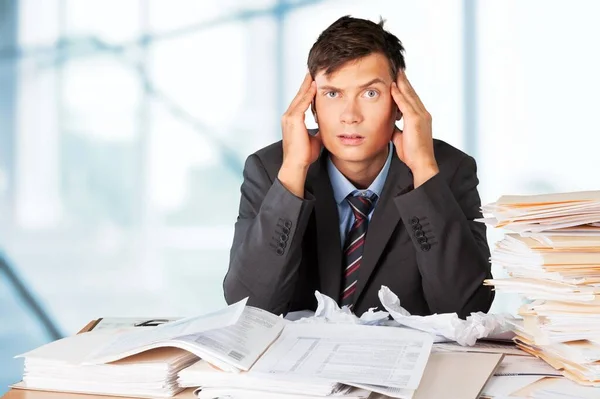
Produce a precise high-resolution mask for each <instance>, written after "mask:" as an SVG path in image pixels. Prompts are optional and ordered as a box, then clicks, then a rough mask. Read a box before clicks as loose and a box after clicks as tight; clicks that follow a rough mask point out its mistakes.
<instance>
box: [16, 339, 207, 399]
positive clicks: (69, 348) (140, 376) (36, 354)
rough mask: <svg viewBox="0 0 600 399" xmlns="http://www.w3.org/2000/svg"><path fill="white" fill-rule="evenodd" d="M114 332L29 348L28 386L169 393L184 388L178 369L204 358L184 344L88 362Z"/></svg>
mask: <svg viewBox="0 0 600 399" xmlns="http://www.w3.org/2000/svg"><path fill="white" fill-rule="evenodd" d="M114 337H115V333H114V332H104V331H102V332H88V333H83V334H78V335H75V336H73V337H69V338H65V339H62V340H58V341H54V342H52V343H50V344H47V345H44V346H42V347H40V348H38V349H35V350H33V351H31V352H28V353H26V354H24V355H21V357H25V370H24V373H23V382H22V385H23V387H24V388H29V389H39V390H48V391H61V392H81V393H98V394H108V395H124V396H125V395H131V396H152V397H157V396H160V397H169V396H173V395H174V394H176V393H178V392H180V391H181V390H182V388H181V387H180V386H179V385H178V384H177V375H178V372H179V371H181V370H182V369H184V368H186V367H188V366H190V365H191V364H193V363H194V362H196V361H197V360H198V357H197V356H195V355H193V354H192V353H190V352H187V351H184V350H182V349H178V348H157V349H152V350H150V351H147V352H144V353H140V354H137V355H134V356H131V357H128V358H126V359H123V360H119V361H117V362H114V363H110V364H98V365H82V362H83V360H84V359H85V357H86V356H88V355H89V354H90V353H91V352H93V351H94V350H96V349H97V348H98V347H100V346H102V345H105V344H107V343H109V342H111V341H112V340H113V339H114Z"/></svg>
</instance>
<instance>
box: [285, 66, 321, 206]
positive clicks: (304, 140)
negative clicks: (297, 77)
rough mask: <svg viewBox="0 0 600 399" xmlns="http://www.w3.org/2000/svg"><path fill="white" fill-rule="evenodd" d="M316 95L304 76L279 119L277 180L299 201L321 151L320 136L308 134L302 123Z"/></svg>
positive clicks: (307, 75) (309, 81) (313, 87)
mask: <svg viewBox="0 0 600 399" xmlns="http://www.w3.org/2000/svg"><path fill="white" fill-rule="evenodd" d="M316 93H317V85H316V83H315V82H314V81H313V79H312V77H311V76H310V73H307V74H306V76H305V77H304V82H302V86H300V90H298V94H296V97H294V99H293V100H292V103H291V104H290V106H289V107H288V109H287V111H286V112H285V113H284V114H283V117H282V119H281V128H282V131H283V164H282V165H281V169H280V170H279V174H278V176H277V177H278V179H279V181H281V183H282V184H283V185H284V186H285V187H286V188H287V189H288V190H289V191H291V192H292V193H293V194H294V195H296V196H297V197H300V198H303V197H304V182H305V181H306V173H307V172H308V167H309V166H310V165H311V164H312V163H313V162H315V161H316V160H317V158H318V157H319V154H320V152H321V145H322V144H321V137H320V134H319V133H317V134H316V135H315V136H311V135H310V134H308V130H307V128H306V124H305V123H304V115H305V113H306V110H307V109H308V107H309V106H310V104H311V102H312V101H313V99H314V98H315V94H316Z"/></svg>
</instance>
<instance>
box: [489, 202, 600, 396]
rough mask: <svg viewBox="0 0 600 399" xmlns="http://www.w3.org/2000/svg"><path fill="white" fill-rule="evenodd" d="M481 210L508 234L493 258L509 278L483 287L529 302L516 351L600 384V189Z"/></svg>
mask: <svg viewBox="0 0 600 399" xmlns="http://www.w3.org/2000/svg"><path fill="white" fill-rule="evenodd" d="M482 211H483V213H484V215H486V217H485V218H483V219H481V220H480V221H482V222H485V223H486V224H488V225H490V226H493V227H502V228H504V229H506V230H508V231H509V233H507V234H506V235H505V237H504V239H502V240H501V241H500V242H498V243H497V244H496V246H495V248H494V250H493V252H492V258H491V261H492V263H493V264H495V265H499V266H501V267H503V268H504V269H505V270H506V272H507V273H508V276H509V277H508V278H502V279H491V280H486V281H485V284H487V285H490V286H493V287H495V290H496V291H499V292H509V293H518V294H520V295H521V296H522V298H523V299H524V301H523V305H522V306H521V308H520V309H519V314H520V316H522V318H523V320H522V322H519V323H515V333H516V334H517V336H516V338H515V341H516V343H517V345H519V347H520V348H521V349H523V350H524V351H526V352H528V353H530V354H533V355H535V356H537V357H539V358H541V359H543V360H545V361H546V362H547V363H548V364H550V365H551V366H553V367H554V368H556V369H557V370H560V371H561V372H562V373H563V374H564V375H565V376H566V377H568V378H569V379H571V380H573V381H575V382H577V383H579V384H582V385H591V386H600V191H587V192H575V193H559V194H549V195H534V196H503V197H500V198H499V199H498V201H496V202H495V203H492V204H489V205H485V206H484V207H482ZM599 395H600V392H599ZM599 397H600V396H599Z"/></svg>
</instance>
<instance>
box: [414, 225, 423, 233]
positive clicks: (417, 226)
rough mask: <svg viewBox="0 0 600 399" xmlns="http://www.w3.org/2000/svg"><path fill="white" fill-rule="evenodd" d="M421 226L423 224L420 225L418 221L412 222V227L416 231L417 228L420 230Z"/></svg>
mask: <svg viewBox="0 0 600 399" xmlns="http://www.w3.org/2000/svg"><path fill="white" fill-rule="evenodd" d="M422 227H423V226H421V224H420V223H417V224H413V226H412V229H413V230H415V231H417V230H421V228H422Z"/></svg>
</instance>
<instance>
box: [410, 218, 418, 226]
mask: <svg viewBox="0 0 600 399" xmlns="http://www.w3.org/2000/svg"><path fill="white" fill-rule="evenodd" d="M417 223H419V218H418V217H416V216H413V218H412V219H410V224H412V225H413V226H414V225H416V224H417Z"/></svg>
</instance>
